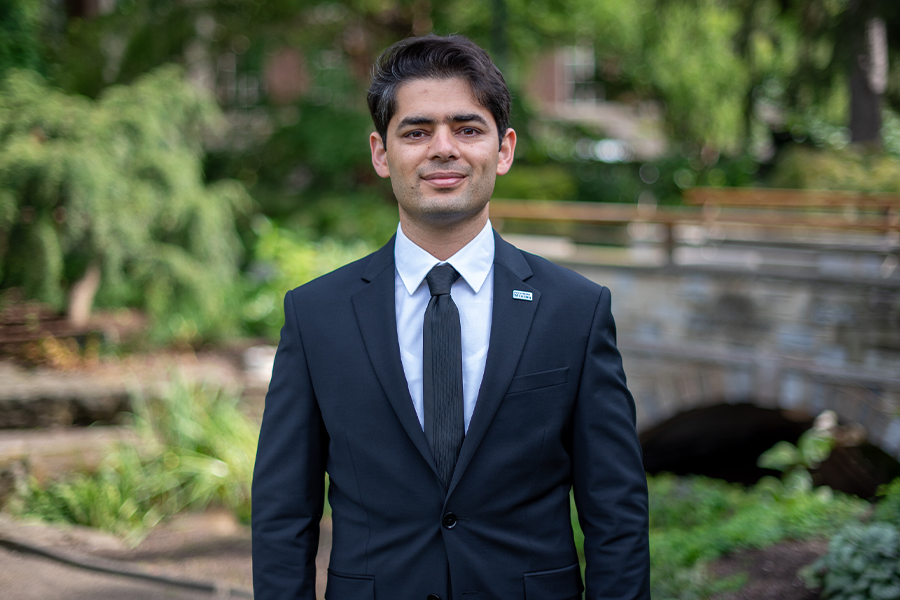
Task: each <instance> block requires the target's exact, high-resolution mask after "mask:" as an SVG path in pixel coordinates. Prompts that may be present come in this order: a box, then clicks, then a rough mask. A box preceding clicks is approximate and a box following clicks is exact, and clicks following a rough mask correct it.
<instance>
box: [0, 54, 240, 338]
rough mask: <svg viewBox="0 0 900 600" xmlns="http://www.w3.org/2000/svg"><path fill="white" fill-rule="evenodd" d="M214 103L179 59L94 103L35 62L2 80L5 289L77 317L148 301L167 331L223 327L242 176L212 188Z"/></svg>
mask: <svg viewBox="0 0 900 600" xmlns="http://www.w3.org/2000/svg"><path fill="white" fill-rule="evenodd" d="M218 115H219V113H218V110H217V109H216V107H215V105H214V104H213V103H212V102H211V101H210V100H209V99H208V98H206V97H205V96H204V95H202V94H201V93H199V92H198V91H197V90H196V89H194V88H193V87H192V86H190V85H188V84H187V83H186V82H185V81H184V76H183V74H182V72H181V71H180V69H178V68H177V67H166V68H163V69H159V70H157V71H155V72H153V73H151V74H148V75H145V76H143V77H141V78H139V79H138V80H136V81H135V83H134V84H133V85H131V86H114V87H111V88H109V89H107V90H105V91H104V93H103V94H102V95H101V97H100V98H99V99H98V100H97V101H91V100H88V99H86V98H83V97H77V96H70V95H66V94H63V93H61V92H59V91H57V90H54V89H53V88H51V87H49V86H48V85H47V84H46V83H45V82H44V81H43V80H41V79H40V77H38V76H37V75H36V74H34V73H33V72H29V71H15V70H14V71H11V72H9V73H8V74H7V78H6V80H5V81H4V82H2V85H0V287H4V288H6V287H21V288H22V289H23V290H24V291H25V293H26V295H27V296H28V297H30V298H36V299H39V300H42V301H44V302H47V303H50V304H51V305H53V306H55V307H58V308H63V307H66V308H67V309H68V312H69V317H70V320H72V321H74V322H75V324H83V321H84V319H85V318H86V316H87V315H88V314H89V309H90V305H91V303H92V299H93V295H94V294H93V292H94V291H96V292H97V293H98V295H97V299H98V301H99V302H101V303H103V304H107V305H114V306H120V305H122V304H131V305H137V306H142V307H145V308H146V309H147V310H148V311H149V313H150V315H151V316H152V317H153V318H154V320H155V324H156V325H157V328H156V331H157V333H158V334H159V335H160V336H161V337H164V338H171V337H175V338H180V339H183V340H184V341H196V338H197V336H198V335H200V336H202V335H209V334H210V333H215V332H216V331H217V329H227V327H228V324H229V323H233V319H234V317H229V312H230V311H228V310H226V303H227V301H228V293H229V292H230V291H232V290H230V289H229V288H231V287H232V286H234V285H235V283H236V278H237V275H238V267H239V259H240V253H241V247H240V241H239V239H238V236H237V233H236V230H235V225H234V223H235V215H236V214H237V213H239V212H240V211H243V210H246V209H247V207H248V198H247V196H246V193H245V192H244V190H243V188H242V186H240V185H239V184H236V183H235V182H231V181H222V182H218V183H216V184H214V185H211V186H207V185H205V184H204V182H203V176H202V169H201V164H202V162H201V161H202V157H203V149H202V144H201V140H202V136H203V135H204V133H209V132H211V131H212V130H213V129H214V128H215V124H216V120H217V118H219V116H218Z"/></svg>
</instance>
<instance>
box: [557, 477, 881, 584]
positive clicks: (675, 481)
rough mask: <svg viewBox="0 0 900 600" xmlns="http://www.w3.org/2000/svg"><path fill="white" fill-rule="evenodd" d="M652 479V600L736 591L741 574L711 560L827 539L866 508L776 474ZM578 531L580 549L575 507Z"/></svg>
mask: <svg viewBox="0 0 900 600" xmlns="http://www.w3.org/2000/svg"><path fill="white" fill-rule="evenodd" d="M647 483H648V488H649V494H650V574H651V575H650V577H651V587H652V596H653V598H654V600H675V599H678V600H694V599H697V600H699V599H702V598H709V597H711V596H712V595H713V594H715V593H717V592H722V591H726V590H729V589H736V588H738V587H740V585H741V584H742V583H743V581H742V580H741V579H740V578H729V579H726V580H717V579H715V578H713V577H712V576H711V575H710V574H709V573H708V570H707V567H708V565H709V564H710V563H711V562H712V561H714V560H715V559H717V558H719V557H720V556H723V555H724V554H726V553H728V552H733V551H738V550H743V549H751V548H765V547H768V546H771V545H774V544H777V543H779V542H781V541H785V540H789V539H808V538H814V537H828V536H830V535H832V534H834V533H835V532H836V531H837V530H839V529H840V528H841V527H842V526H843V525H844V524H846V523H848V522H851V521H853V520H854V518H855V517H857V516H859V515H861V514H862V513H863V512H864V511H865V510H866V509H867V507H868V503H866V502H865V501H862V500H859V499H857V498H854V497H850V496H845V495H843V494H839V493H835V492H832V491H831V490H830V489H829V488H819V489H817V490H809V489H791V488H786V487H784V486H783V485H782V484H781V482H779V481H778V480H775V479H771V478H768V479H765V480H763V481H761V482H760V483H759V484H757V485H756V486H754V487H753V488H750V489H745V488H744V487H742V486H740V485H737V484H731V483H728V482H725V481H721V480H717V479H709V478H706V477H699V476H687V477H676V476H674V475H670V474H662V475H656V476H648V478H647ZM573 528H574V529H575V533H576V542H577V543H578V547H579V553H580V552H581V542H582V541H583V536H582V533H581V530H580V528H579V527H578V523H577V518H576V517H575V513H574V510H573ZM581 556H582V558H583V554H582V555H581Z"/></svg>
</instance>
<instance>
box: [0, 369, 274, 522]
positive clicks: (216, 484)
mask: <svg viewBox="0 0 900 600" xmlns="http://www.w3.org/2000/svg"><path fill="white" fill-rule="evenodd" d="M133 410H134V424H133V429H134V431H135V432H136V433H137V437H138V439H139V443H138V444H137V445H128V444H125V443H122V444H121V445H119V447H118V448H116V450H115V451H114V452H112V453H111V454H110V455H109V456H108V457H107V458H106V459H105V460H104V462H103V463H102V464H101V466H100V467H99V469H97V471H96V472H94V473H78V474H75V475H72V476H71V477H68V478H67V479H64V480H62V481H58V482H53V483H50V484H49V485H48V486H47V487H42V486H40V485H38V484H37V483H36V482H32V483H31V484H30V485H29V487H28V489H27V491H26V492H25V493H24V495H23V496H22V497H20V498H17V499H16V500H15V501H14V502H13V503H12V507H13V510H14V512H16V513H17V514H19V515H30V516H36V517H39V518H41V519H45V520H47V521H52V522H65V523H74V524H78V525H86V526H90V527H98V528H101V529H105V530H107V531H111V532H113V533H117V534H121V535H128V536H131V537H132V538H133V539H135V540H138V539H140V537H141V536H142V535H144V534H145V533H146V532H147V531H148V530H149V529H150V528H152V527H153V526H154V525H156V524H157V523H158V522H159V521H160V520H162V519H165V518H166V517H169V516H172V515H174V514H177V513H179V512H181V511H184V510H201V509H203V508H204V507H205V506H207V505H208V504H209V503H211V502H215V503H218V504H221V505H224V506H226V507H228V508H230V509H231V510H233V511H234V512H235V514H236V515H237V516H238V517H239V518H240V519H241V520H242V521H244V522H249V519H250V481H251V479H252V475H253V463H254V461H255V455H256V441H257V435H258V429H257V427H256V426H255V425H254V424H253V423H252V422H251V421H250V420H249V419H248V418H247V417H246V416H245V415H244V414H243V413H242V412H241V411H240V409H239V408H238V406H237V398H236V397H231V396H228V395H225V394H224V393H222V392H220V391H219V390H215V389H210V388H206V387H198V386H196V385H188V384H185V383H183V382H180V381H177V380H176V381H173V382H171V383H169V385H168V387H167V389H166V391H165V393H163V394H162V395H161V397H160V398H159V399H158V400H155V401H151V402H145V401H144V400H142V399H141V398H134V399H133Z"/></svg>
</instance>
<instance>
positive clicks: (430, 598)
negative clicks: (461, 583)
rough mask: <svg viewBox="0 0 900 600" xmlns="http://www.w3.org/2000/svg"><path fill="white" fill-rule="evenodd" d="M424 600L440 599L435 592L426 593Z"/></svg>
mask: <svg viewBox="0 0 900 600" xmlns="http://www.w3.org/2000/svg"><path fill="white" fill-rule="evenodd" d="M425 600H441V597H440V596H438V595H437V594H428V595H427V596H425Z"/></svg>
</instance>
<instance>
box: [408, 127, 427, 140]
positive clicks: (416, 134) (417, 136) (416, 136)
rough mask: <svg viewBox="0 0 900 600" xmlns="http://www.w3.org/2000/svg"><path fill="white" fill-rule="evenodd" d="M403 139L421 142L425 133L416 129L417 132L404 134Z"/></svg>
mask: <svg viewBox="0 0 900 600" xmlns="http://www.w3.org/2000/svg"><path fill="white" fill-rule="evenodd" d="M403 137H405V138H407V139H410V140H420V139H422V138H423V137H425V132H424V131H421V130H419V129H416V130H415V131H410V132H409V133H406V134H404V135H403Z"/></svg>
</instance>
